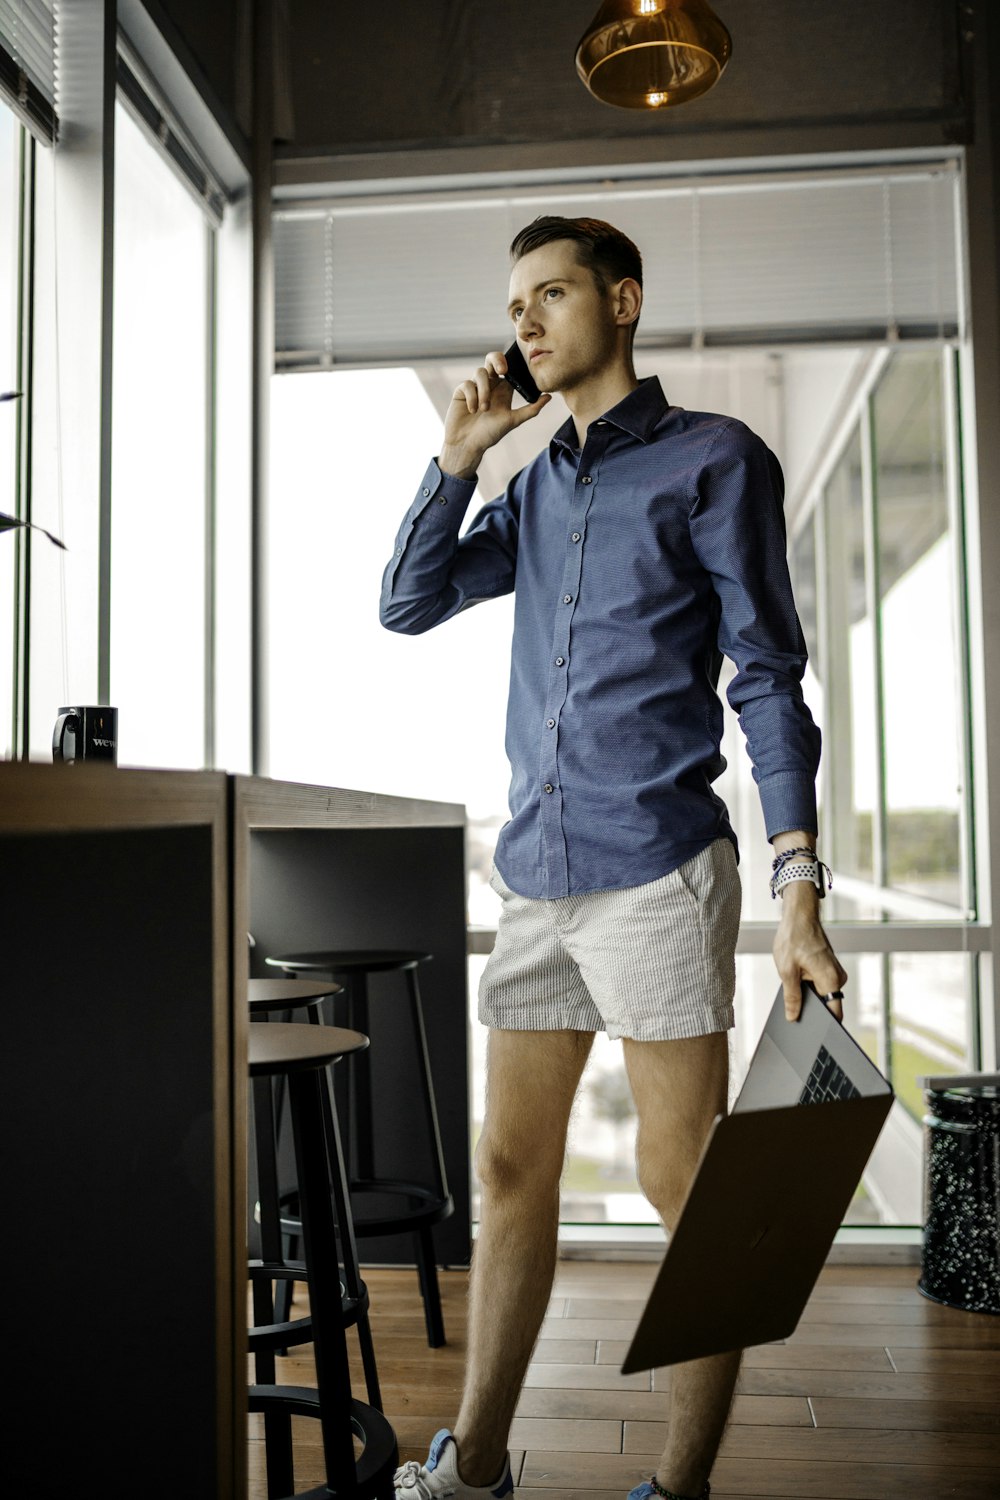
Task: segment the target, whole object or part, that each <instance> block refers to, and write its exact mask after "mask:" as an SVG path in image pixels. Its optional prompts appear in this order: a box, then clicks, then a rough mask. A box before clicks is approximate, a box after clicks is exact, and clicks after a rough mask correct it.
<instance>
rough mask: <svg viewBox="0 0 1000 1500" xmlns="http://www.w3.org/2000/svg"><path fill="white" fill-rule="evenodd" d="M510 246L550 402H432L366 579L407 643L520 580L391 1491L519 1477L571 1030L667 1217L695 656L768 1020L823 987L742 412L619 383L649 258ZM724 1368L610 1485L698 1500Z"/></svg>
mask: <svg viewBox="0 0 1000 1500" xmlns="http://www.w3.org/2000/svg"><path fill="white" fill-rule="evenodd" d="M511 258H512V261H513V270H512V273H511V280H510V308H509V311H510V316H511V318H512V320H513V323H514V326H515V329H516V333H517V340H518V344H519V346H520V348H521V350H522V352H523V353H524V355H525V357H526V359H527V361H528V365H529V368H530V370H531V371H532V373H533V375H534V378H535V381H536V383H537V385H538V386H539V388H540V390H541V391H542V392H543V394H542V395H541V396H540V397H539V399H538V400H537V401H535V402H533V403H531V404H529V405H525V406H521V407H518V408H515V407H514V406H513V405H512V398H513V390H512V388H511V386H510V385H509V384H508V383H507V382H506V381H504V380H503V379H502V377H503V375H504V372H505V370H506V361H505V359H504V356H503V354H501V353H493V354H489V355H487V357H486V360H485V363H484V364H483V366H482V367H481V368H480V369H478V370H477V371H476V372H475V374H474V375H473V376H472V377H471V378H470V379H468V380H465V381H463V382H462V384H461V385H460V386H459V387H458V388H457V389H456V391H455V393H454V396H453V398H452V401H451V405H450V407H449V410H448V414H447V417H446V420H445V432H444V443H443V446H442V449H441V453H440V455H439V457H438V459H437V462H436V463H435V462H432V463H431V465H430V467H429V469H428V470H427V473H426V474H425V476H424V480H423V483H422V485H421V488H420V491H419V494H418V496H417V499H416V501H415V502H414V504H413V505H412V506H411V508H410V510H409V511H408V512H407V515H406V517H405V519H404V521H403V524H402V527H401V528H400V531H399V534H398V536H397V538H396V547H395V554H394V556H393V558H392V559H391V561H390V562H389V565H388V567H387V568H386V571H385V576H384V580H383V590H382V605H381V618H382V622H383V624H384V625H386V626H387V627H388V628H389V629H391V630H398V631H403V632H405V633H409V634H417V633H419V632H421V631H423V630H426V629H428V628H429V627H431V626H433V625H436V624H438V623H440V622H441V621H442V620H446V619H448V618H450V617H451V616H452V615H454V614H457V613H458V612H459V611H460V610H462V609H465V608H466V607H467V606H468V605H470V604H475V603H478V602H480V601H482V600H485V599H493V598H497V597H499V596H500V595H502V594H506V593H509V592H510V591H511V590H512V589H513V590H514V592H515V623H514V643H513V653H512V661H511V682H510V698H509V704H508V720H507V750H508V754H509V756H510V760H511V767H512V773H513V776H512V782H511V789H510V811H511V818H510V821H509V822H508V823H506V824H505V826H504V827H503V829H502V830H501V833H500V837H499V841H498V844H497V850H496V858H495V863H494V870H493V874H492V877H491V883H492V885H493V887H494V889H495V890H496V891H497V893H498V894H499V895H500V897H501V899H502V902H503V910H502V913H501V917H500V923H499V930H498V935H497V943H496V947H495V948H494V951H493V954H492V955H491V958H490V960H489V963H488V964H487V966H486V969H485V972H484V975H483V981H482V985H481V988H480V995H479V1015H480V1019H481V1020H482V1021H483V1022H485V1024H486V1025H487V1026H488V1027H489V1028H490V1031H489V1039H488V1053H487V1108H486V1120H485V1124H484V1128H483V1134H482V1137H481V1139H480V1141H479V1145H478V1148H477V1152H476V1166H477V1173H478V1177H479V1181H480V1184H481V1188H482V1213H481V1222H480V1230H479V1237H478V1240H477V1243H476V1249H475V1255H474V1257H473V1267H472V1277H471V1284H470V1304H469V1353H468V1361H467V1369H466V1377H465V1387H464V1393H463V1399H462V1404H461V1410H460V1412H459V1414H458V1419H457V1421H456V1424H455V1429H454V1434H452V1433H451V1432H449V1431H448V1430H447V1429H445V1430H443V1431H442V1432H439V1433H438V1434H437V1436H436V1437H435V1439H434V1441H433V1443H432V1446H431V1451H430V1454H429V1455H428V1459H427V1462H426V1463H425V1464H417V1463H413V1462H411V1463H409V1464H406V1465H404V1466H403V1467H402V1468H401V1469H400V1470H399V1471H398V1473H397V1475H396V1495H397V1497H402V1500H430V1497H433V1496H438V1495H440V1496H445V1495H449V1496H455V1497H458V1500H486V1497H487V1496H493V1497H494V1500H501V1497H503V1496H505V1495H508V1494H510V1493H511V1491H512V1489H513V1485H512V1481H511V1474H510V1465H509V1461H508V1458H507V1454H506V1449H507V1438H508V1432H509V1428H510V1423H511V1419H512V1417H513V1415H514V1410H515V1406H516V1404H517V1399H518V1394H519V1391H520V1388H521V1384H522V1381H523V1378H524V1374H525V1370H526V1368H527V1365H528V1361H529V1358H530V1355H531V1351H532V1348H533V1347H534V1343H535V1340H536V1337H537V1335H538V1330H539V1327H540V1326H541V1321H542V1318H543V1316H544V1313H545V1309H546V1306H547V1303H548V1299H549V1295H550V1291H551V1286H552V1278H553V1274H554V1270H555V1260H556V1242H557V1228H558V1217H559V1179H560V1174H561V1170H562V1166H563V1157H564V1153H565V1144H566V1129H567V1123H568V1119H569V1112H570V1107H571V1105H572V1103H573V1098H574V1095H575V1093H576V1090H577V1086H578V1084H579V1081H580V1076H581V1073H582V1071H583V1067H584V1064H585V1062H586V1060H587V1054H588V1052H589V1051H590V1047H591V1044H592V1042H593V1036H594V1033H595V1031H598V1030H602V1029H606V1030H607V1032H608V1035H609V1036H612V1037H621V1038H622V1047H623V1051H624V1058H625V1065H626V1068H627V1071H628V1077H629V1082H630V1085H631V1088H632V1093H633V1095H634V1098H635V1104H636V1110H637V1114H638V1120H639V1127H638V1139H637V1146H636V1161H637V1169H638V1176H639V1182H640V1185H641V1187H642V1189H643V1191H644V1192H645V1194H646V1195H647V1197H648V1198H649V1200H650V1201H651V1203H652V1204H653V1205H654V1207H655V1208H656V1209H657V1211H658V1213H659V1214H660V1215H661V1217H662V1218H663V1220H664V1222H665V1224H666V1225H667V1226H668V1227H669V1226H671V1225H672V1224H673V1222H674V1220H675V1218H676V1214H677V1211H678V1209H679V1206H680V1204H681V1203H682V1201H683V1197H684V1194H685V1191H686V1189H687V1186H688V1183H689V1181H690V1177H691V1174H692V1172H693V1169H694V1166H695V1164H696V1162H697V1159H698V1155H699V1152H700V1148H701V1146H702V1143H703V1141H704V1137H705V1135H706V1133H707V1131H708V1129H709V1127H710V1125H711V1122H712V1120H713V1119H714V1117H715V1116H716V1115H717V1114H720V1113H723V1112H724V1111H725V1110H726V1108H727V1102H728V1101H727V1086H728V1045H727V1035H726V1033H727V1030H728V1028H729V1027H731V1026H732V1025H733V1009H732V1000H733V994H734V989H735V956H734V955H735V944H736V936H737V930H738V926H739V912H740V900H741V892H740V884H739V877H738V875H737V873H736V840H735V835H734V833H733V830H732V828H731V826H730V824H729V820H728V817H727V813H726V809H725V806H724V804H723V803H722V801H721V799H720V798H719V797H718V796H717V795H716V794H715V793H714V792H713V791H712V785H711V783H712V781H713V780H714V779H715V778H716V777H717V776H718V775H719V774H720V772H721V770H722V769H723V766H724V761H723V760H722V757H721V755H720V751H719V744H720V739H721V734H722V708H721V704H720V702H719V699H718V696H717V693H716V684H717V682H718V677H719V669H720V665H721V655H720V650H721V651H724V652H725V653H726V655H728V656H729V657H730V658H731V659H732V660H733V662H734V663H735V665H736V668H737V671H736V676H735V678H734V680H733V682H732V684H731V686H730V688H729V694H728V696H729V700H730V702H731V704H732V705H733V707H734V708H736V709H737V711H738V712H739V713H740V722H741V724H742V727H743V729H744V732H745V734H746V738H747V746H748V750H749V752H750V755H751V758H752V761H753V763H754V775H755V777H756V779H757V781H758V785H759V791H760V796H761V802H762V806H763V810H764V818H765V824H766V829H767V835H768V838H769V839H770V841H771V843H772V845H773V846H774V849H775V851H776V860H775V863H776V865H777V866H778V868H777V870H776V874H775V879H774V880H773V881H772V890H773V889H774V888H775V886H776V885H778V884H779V883H780V894H781V920H780V924H779V931H778V935H777V939H776V941H775V948H774V952H775V959H776V962H777V966H778V969H779V972H780V974H781V977H782V980H783V982H784V990H785V1005H786V1011H787V1013H788V1015H789V1016H790V1017H791V1018H793V1019H794V1018H795V1017H796V1016H797V1015H798V1012H799V1009H800V1007H801V989H800V982H801V979H802V978H803V977H806V978H809V979H811V980H812V981H813V982H814V983H815V985H816V987H817V988H818V989H819V990H820V992H821V993H829V992H832V991H835V990H838V989H839V988H840V986H841V985H842V984H843V982H844V980H845V979H846V977H847V976H846V973H845V971H844V970H843V969H842V968H841V966H840V964H839V962H838V961H837V959H836V958H835V956H834V954H833V952H832V951H831V948H830V945H829V943H828V941H827V939H826V936H825V934H824V932H823V929H822V927H821V925H820V921H819V915H818V900H819V893H820V889H821V880H822V876H821V870H820V867H819V865H818V864H817V862H816V858H815V852H814V851H815V843H816V803H815V777H816V769H817V766H818V762H819V744H820V739H819V731H818V730H817V728H816V726H815V725H814V723H813V721H812V718H811V717H810V714H809V711H808V709H807V708H806V706H805V704H804V702H803V699H802V692H801V677H802V672H803V669H804V666H805V659H806V658H805V646H804V642H803V639H802V633H801V630H800V628H799V622H798V618H797V616H796V614H795V608H794V604H793V602H792V596H791V588H790V584H789V578H788V570H787V565H786V561H785V530H784V520H783V515H782V509H781V496H782V478H781V470H780V468H779V466H778V462H777V460H776V459H775V457H774V455H773V454H772V453H770V451H769V450H768V449H767V448H766V447H765V445H764V443H763V442H762V441H761V440H760V439H759V438H758V437H756V436H755V435H754V434H753V433H752V432H751V431H750V430H749V428H747V427H746V426H744V424H743V423H741V422H739V421H736V420H734V419H732V418H728V417H724V416H717V415H714V414H712V413H706V412H692V411H686V410H684V409H683V408H681V407H676V406H671V405H669V404H668V402H667V401H666V399H665V397H664V395H663V392H662V390H661V388H660V385H659V381H658V380H656V379H655V378H652V379H648V380H644V381H641V382H640V381H638V380H637V379H636V375H635V371H634V368H633V363H632V342H633V338H634V334H635V325H636V321H637V319H638V317H639V312H640V308H641V304H642V263H641V258H640V256H639V252H638V250H637V249H636V247H635V246H634V245H633V244H632V242H631V241H630V240H629V239H627V237H626V236H625V235H623V234H622V233H621V232H620V231H618V230H616V229H614V228H612V226H610V225H608V224H605V223H603V222H601V221H599V220H590V219H562V218H557V217H544V218H540V219H536V220H535V221H534V222H533V223H532V224H530V225H528V227H527V228H526V229H524V230H522V231H521V233H520V234H518V235H517V237H516V238H515V240H514V243H513V245H512V246H511ZM553 392H559V393H560V394H561V395H562V397H563V399H564V400H565V402H566V405H567V407H568V408H569V412H570V416H569V419H568V420H567V421H566V423H565V424H564V425H563V426H562V427H561V428H560V429H559V431H558V433H557V434H556V436H555V437H554V438H553V440H552V442H551V443H550V444H549V446H548V447H547V448H546V449H544V450H543V451H542V452H541V453H540V454H539V455H538V457H537V458H535V459H534V460H533V462H532V463H530V464H529V465H528V466H527V467H526V468H525V469H523V470H522V471H521V472H520V473H519V474H518V475H517V476H516V477H515V478H514V479H513V480H512V481H511V483H510V484H509V485H508V487H507V490H506V492H505V493H504V495H503V496H501V497H500V498H499V499H497V500H494V501H493V502H492V503H491V504H489V505H486V506H485V507H484V508H483V509H482V510H481V511H480V512H479V514H478V516H477V517H476V518H475V520H474V521H473V523H472V525H471V526H470V527H469V529H468V530H467V532H466V533H465V535H464V536H462V537H461V538H460V537H459V535H458V532H459V527H460V525H461V522H462V518H463V515H464V512H465V510H466V507H467V506H468V503H469V501H470V499H471V497H472V494H473V491H474V489H475V483H476V472H477V469H478V467H479V464H480V462H481V460H482V457H483V455H484V454H485V452H486V451H487V449H489V448H490V447H492V446H493V444H494V443H497V442H499V441H500V440H501V439H502V438H503V437H504V436H505V435H506V434H507V433H508V432H510V431H512V430H513V428H515V427H518V426H520V425H521V424H522V423H524V422H530V421H531V420H532V418H534V417H535V416H537V415H538V413H539V412H540V411H541V410H542V408H543V407H544V406H545V405H546V403H547V402H548V401H549V400H550V399H551V395H552V393H553ZM790 851H796V852H795V856H794V860H793V859H792V858H790V857H788V856H789V852H790ZM783 855H784V856H786V857H785V858H783ZM738 1365H739V1355H738V1354H722V1355H718V1356H715V1357H712V1358H708V1359H702V1360H697V1361H693V1362H692V1363H690V1364H687V1365H681V1366H677V1367H676V1368H675V1369H674V1371H673V1374H672V1377H671V1404H670V1426H669V1438H668V1442H667V1447H666V1450H665V1452H664V1454H663V1457H662V1459H661V1461H660V1464H659V1466H658V1468H657V1471H656V1474H655V1475H654V1476H653V1477H652V1478H651V1479H650V1480H649V1481H648V1482H646V1483H643V1484H640V1485H639V1486H638V1487H637V1488H636V1489H634V1490H633V1491H632V1494H631V1496H630V1500H648V1497H652V1496H654V1495H667V1496H680V1497H685V1500H686V1497H699V1496H704V1495H708V1493H709V1473H710V1470H711V1467H712V1463H713V1461H714V1459H715V1455H716V1452H717V1450H718V1446H719V1442H720V1440H721V1437H722V1432H723V1429H724V1427H725V1423H726V1418H727V1414H728V1411H729V1407H730V1404H731V1400H732V1394H733V1389H734V1386H735V1382H736V1375H737V1370H738Z"/></svg>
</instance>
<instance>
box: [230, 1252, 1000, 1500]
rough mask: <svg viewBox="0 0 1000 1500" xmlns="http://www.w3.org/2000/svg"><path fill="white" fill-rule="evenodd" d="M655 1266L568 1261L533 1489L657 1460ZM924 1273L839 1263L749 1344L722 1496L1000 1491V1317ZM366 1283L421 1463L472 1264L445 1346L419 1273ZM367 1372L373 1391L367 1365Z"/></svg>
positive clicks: (294, 1366) (300, 1474)
mask: <svg viewBox="0 0 1000 1500" xmlns="http://www.w3.org/2000/svg"><path fill="white" fill-rule="evenodd" d="M655 1270H656V1267H655V1266H652V1265H635V1264H627V1265H622V1264H607V1263H600V1264H591V1263H587V1262H579V1261H562V1262H560V1264H559V1269H558V1272H557V1276H556V1285H555V1288H554V1293H553V1297H552V1302H551V1304H550V1306H549V1311H548V1316H547V1318H546V1320H545V1324H544V1327H543V1329H542V1335H541V1338H540V1340H539V1343H538V1346H537V1348H536V1350H535V1355H534V1359H533V1362H532V1365H531V1368H530V1370H529V1372H528V1378H527V1382H526V1385H525V1388H524V1391H523V1392H522V1396H521V1402H520V1406H519V1407H518V1413H517V1417H516V1418H515V1421H514V1427H513V1431H512V1432H511V1450H512V1451H511V1460H512V1463H513V1468H514V1477H515V1480H516V1482H517V1487H518V1488H517V1494H518V1496H519V1497H520V1500H528V1497H535V1500H571V1497H580V1500H625V1496H626V1495H627V1493H628V1491H629V1489H630V1488H631V1487H632V1486H633V1485H635V1484H637V1483H638V1482H639V1481H640V1480H641V1479H644V1478H648V1477H649V1475H650V1473H651V1472H652V1470H653V1469H654V1468H655V1465H656V1460H657V1457H658V1456H659V1453H660V1450H661V1448H662V1446H663V1442H664V1437H665V1426H664V1416H665V1413H666V1405H667V1399H668V1398H667V1397H666V1396H665V1394H664V1392H665V1390H666V1387H667V1384H668V1380H669V1373H668V1372H667V1371H657V1372H654V1373H653V1374H652V1375H650V1374H640V1375H629V1376H622V1375H620V1374H619V1373H618V1366H619V1364H620V1362H621V1358H622V1356H623V1354H624V1351H625V1347H626V1343H627V1341H628V1339H629V1338H630V1336H631V1333H632V1330H633V1328H634V1326H635V1322H636V1319H637V1317H638V1314H639V1310H640V1307H641V1305H642V1302H643V1300H644V1297H645V1294H646V1292H647V1290H648V1288H649V1286H650V1285H651V1283H652V1279H653V1275H654V1273H655ZM917 1275H918V1271H917V1268H916V1267H900V1268H897V1267H887V1266H884V1267H856V1266H840V1267H828V1268H827V1269H826V1270H825V1271H824V1272H823V1274H822V1276H821V1278H820V1281H819V1284H818V1285H817V1287H816V1289H815V1291H814V1293H813V1296H812V1298H811V1300H810V1302H809V1305H808V1307H807V1308H806V1311H805V1313H804V1315H803V1317H802V1320H801V1322H800V1324H799V1327H798V1329H797V1330H796V1332H795V1334H794V1335H793V1336H792V1338H790V1339H788V1340H787V1342H785V1343H782V1344H768V1345H764V1346H762V1347H759V1348H756V1349H751V1350H749V1351H748V1352H747V1355H746V1358H745V1362H744V1367H743V1373H742V1375H741V1378H740V1383H739V1386H738V1388H737V1396H736V1401H735V1404H734V1408H733V1414H732V1421H731V1424H730V1426H729V1429H728V1431H727V1433H726V1436H725V1439H724V1440H723V1445H722V1450H721V1453H720V1455H719V1459H718V1461H717V1463H716V1466H715V1470H714V1471H713V1474H712V1496H713V1500H715V1497H716V1496H718V1497H719V1500H723V1497H728V1500H740V1497H750V1496H755V1497H759V1496H768V1497H780V1496H796V1497H809V1500H897V1497H899V1500H904V1497H905V1500H938V1497H944V1496H955V1497H961V1500H1000V1318H998V1317H990V1316H988V1315H984V1314H975V1313H962V1312H956V1311H954V1310H953V1309H951V1308H946V1307H940V1306H938V1305H937V1304H935V1303H933V1302H929V1301H927V1300H926V1299H925V1298H924V1297H922V1296H921V1295H920V1294H919V1293H918V1292H917V1291H916V1286H915V1283H916V1280H917ZM366 1280H367V1282H368V1287H369V1292H370V1295H371V1303H372V1328H373V1333H374V1338H375V1349H376V1354H377V1357H378V1365H379V1374H380V1378H381V1381H382V1393H383V1398H384V1406H385V1412H386V1415H387V1417H388V1418H389V1420H390V1421H391V1423H392V1425H393V1427H394V1428H395V1431H396V1435H397V1438H398V1440H399V1450H400V1462H401V1463H402V1462H405V1461H406V1460H407V1459H409V1458H417V1459H420V1460H423V1459H424V1458H425V1457H426V1454H427V1446H428V1443H429V1441H430V1439H431V1437H432V1436H433V1434H434V1433H435V1432H436V1431H437V1429H438V1428H439V1427H445V1426H450V1425H451V1424H452V1423H453V1421H454V1418H455V1414H456V1410H457V1405H458V1399H459V1392H460V1388H461V1379H462V1365H463V1360H464V1353H465V1298H466V1288H467V1282H468V1277H467V1275H466V1274H465V1273H464V1272H456V1271H451V1272H443V1273H442V1277H441V1280H442V1295H443V1301H444V1315H445V1326H446V1329H447V1332H448V1338H449V1343H448V1346H447V1347H446V1348H443V1349H436V1350H432V1349H428V1348H427V1345H426V1342H425V1339H424V1333H423V1317H422V1313H421V1308H420V1299H419V1294H418V1291H417V1285H416V1276H415V1273H413V1272H399V1271H370V1272H368V1273H367V1274H366ZM297 1310H298V1309H297ZM351 1342H352V1345H353V1344H354V1342H355V1341H354V1340H353V1337H352V1340H351ZM310 1352H311V1351H309V1349H308V1347H306V1348H305V1349H304V1350H303V1351H302V1352H300V1353H299V1357H298V1358H297V1359H294V1360H293V1359H289V1360H287V1361H282V1365H283V1373H279V1379H283V1380H287V1381H289V1382H292V1383H294V1384H312V1383H314V1382H313V1379H312V1373H311V1362H310V1361H309V1358H308V1356H309V1353H310ZM354 1379H355V1394H356V1395H359V1396H363V1383H362V1380H361V1372H360V1365H358V1366H357V1367H356V1369H355V1375H354ZM250 1420H251V1439H250V1476H251V1478H250V1496H251V1500H257V1497H263V1496H264V1495H265V1494H266V1490H265V1486H264V1482H263V1442H262V1435H261V1431H260V1426H259V1421H260V1419H259V1418H255V1417H251V1419H250ZM294 1425H295V1442H296V1474H295V1479H296V1488H297V1489H305V1488H307V1487H308V1486H309V1485H311V1484H313V1485H315V1484H319V1483H321V1482H322V1480H323V1470H322V1464H321V1455H320V1450H319V1434H318V1424H317V1423H315V1422H309V1421H307V1420H305V1419H298V1418H296V1419H295V1424H294Z"/></svg>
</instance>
